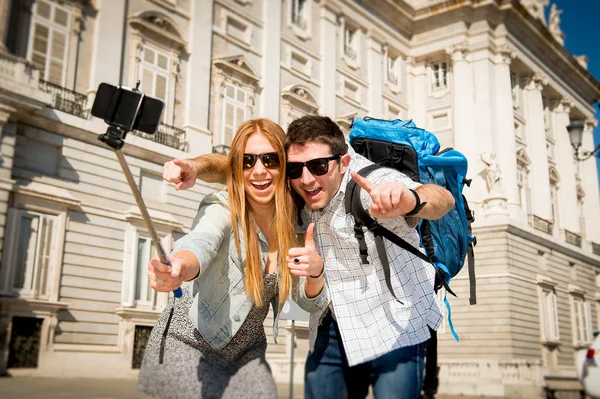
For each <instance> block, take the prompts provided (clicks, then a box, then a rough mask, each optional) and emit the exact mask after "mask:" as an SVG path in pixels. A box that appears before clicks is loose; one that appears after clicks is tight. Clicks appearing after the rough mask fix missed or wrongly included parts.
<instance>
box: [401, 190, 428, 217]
mask: <svg viewBox="0 0 600 399" xmlns="http://www.w3.org/2000/svg"><path fill="white" fill-rule="evenodd" d="M408 191H410V192H411V193H412V194H413V196H414V198H415V207H414V208H413V210H412V211H410V212H408V213H407V214H405V215H404V216H405V217H411V216H415V215H416V214H417V213H419V211H421V209H423V207H424V206H425V205H427V202H421V197H419V194H417V192H416V191H415V190H413V189H411V188H409V189H408Z"/></svg>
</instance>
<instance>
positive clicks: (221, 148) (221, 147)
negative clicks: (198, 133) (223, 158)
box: [212, 145, 231, 155]
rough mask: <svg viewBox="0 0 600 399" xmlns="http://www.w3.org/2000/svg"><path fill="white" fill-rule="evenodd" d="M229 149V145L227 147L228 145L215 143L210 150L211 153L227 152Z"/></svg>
mask: <svg viewBox="0 0 600 399" xmlns="http://www.w3.org/2000/svg"><path fill="white" fill-rule="evenodd" d="M230 149H231V147H229V146H228V145H216V146H214V147H213V149H212V152H213V154H225V155H227V154H229V150H230Z"/></svg>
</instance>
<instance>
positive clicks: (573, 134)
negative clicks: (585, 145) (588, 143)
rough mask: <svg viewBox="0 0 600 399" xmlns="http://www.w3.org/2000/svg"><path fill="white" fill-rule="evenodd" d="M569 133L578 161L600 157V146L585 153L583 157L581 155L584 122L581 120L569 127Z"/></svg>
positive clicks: (574, 154) (575, 121)
mask: <svg viewBox="0 0 600 399" xmlns="http://www.w3.org/2000/svg"><path fill="white" fill-rule="evenodd" d="M567 131H568V132H569V140H570V141H571V146H572V147H573V156H574V157H575V159H576V160H577V161H585V160H586V159H589V158H591V157H592V156H593V155H596V156H597V157H600V144H599V145H598V146H597V147H596V148H594V150H593V151H583V153H582V154H581V156H580V155H579V148H580V147H581V139H582V135H583V122H582V121H579V120H574V121H573V122H571V123H570V124H569V126H567Z"/></svg>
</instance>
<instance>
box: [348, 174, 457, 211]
mask: <svg viewBox="0 0 600 399" xmlns="http://www.w3.org/2000/svg"><path fill="white" fill-rule="evenodd" d="M352 179H354V181H355V182H356V183H357V184H358V185H359V186H361V187H362V189H363V190H365V191H366V192H367V193H368V194H369V195H370V196H371V199H372V200H373V204H372V205H371V208H370V209H369V213H370V214H371V216H372V217H377V218H383V219H392V218H396V217H400V216H401V217H405V215H406V214H407V213H410V212H411V211H413V209H415V207H416V205H417V199H416V197H415V195H414V194H412V193H411V192H410V190H409V189H408V188H407V187H406V186H405V185H404V184H403V183H400V182H380V183H377V184H374V183H371V182H370V181H369V180H367V179H366V178H364V177H362V176H360V175H358V174H357V173H355V172H352ZM415 192H416V193H417V194H418V196H419V198H420V200H421V203H425V202H426V203H427V204H426V205H425V206H424V207H423V208H422V209H421V210H420V211H419V212H418V213H417V214H416V215H411V216H409V217H407V219H415V218H422V219H428V220H436V219H439V218H441V217H442V216H444V215H445V214H446V213H448V212H449V211H450V209H452V207H453V206H454V197H453V196H452V194H451V193H450V191H448V190H446V189H445V188H443V187H441V186H438V185H436V184H423V185H421V186H419V187H417V188H416V189H415ZM411 222H412V220H411Z"/></svg>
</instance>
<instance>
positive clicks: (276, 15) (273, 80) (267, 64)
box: [260, 1, 282, 122]
mask: <svg viewBox="0 0 600 399" xmlns="http://www.w3.org/2000/svg"><path fill="white" fill-rule="evenodd" d="M267 4H268V5H266V6H265V7H264V22H265V28H264V33H265V34H264V41H263V54H264V56H263V59H262V82H261V87H263V91H262V93H261V102H260V115H261V116H264V117H265V118H269V119H271V120H272V121H274V122H279V111H280V109H279V108H280V103H281V95H280V91H281V83H280V81H281V67H280V65H281V15H282V14H281V5H282V2H281V1H269V2H267Z"/></svg>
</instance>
